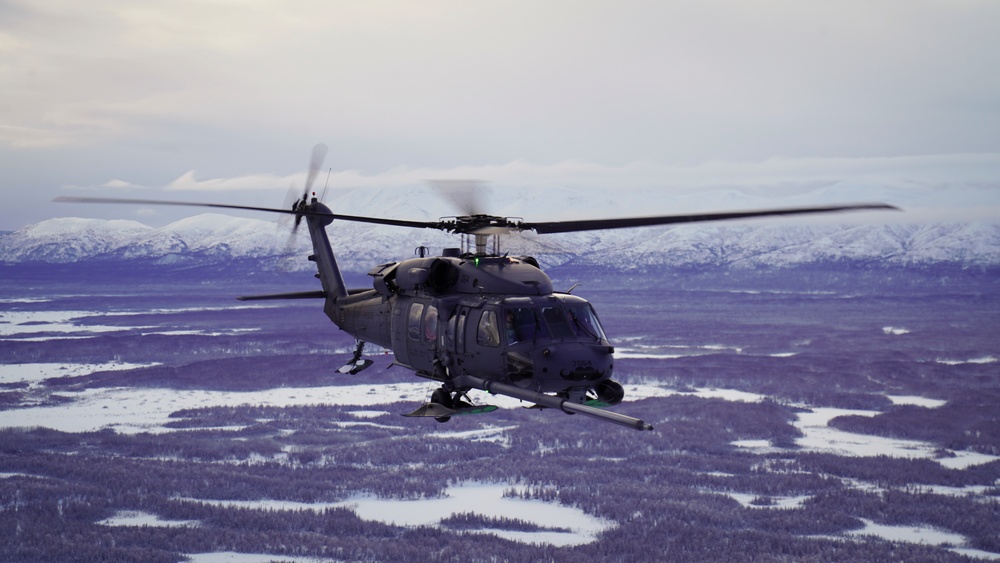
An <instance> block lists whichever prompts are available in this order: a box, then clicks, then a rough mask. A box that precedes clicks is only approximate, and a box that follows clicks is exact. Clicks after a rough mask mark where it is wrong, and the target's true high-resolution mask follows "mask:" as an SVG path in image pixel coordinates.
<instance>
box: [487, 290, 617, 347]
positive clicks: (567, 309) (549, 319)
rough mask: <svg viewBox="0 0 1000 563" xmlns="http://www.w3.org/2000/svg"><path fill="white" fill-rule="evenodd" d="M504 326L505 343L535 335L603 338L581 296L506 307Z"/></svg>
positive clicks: (595, 319) (594, 316) (560, 337)
mask: <svg viewBox="0 0 1000 563" xmlns="http://www.w3.org/2000/svg"><path fill="white" fill-rule="evenodd" d="M504 328H505V332H506V334H507V343H508V344H514V343H515V342H523V341H531V340H534V339H536V338H556V339H567V338H580V339H585V340H594V341H597V342H601V341H604V340H607V337H605V335H604V330H603V329H602V328H601V323H600V321H598V320H597V315H595V314H594V310H593V308H591V306H590V304H589V303H587V302H586V301H582V300H581V301H580V302H579V303H552V304H549V303H546V304H544V305H542V306H541V307H536V306H534V305H532V306H524V307H507V308H506V309H505V311H504Z"/></svg>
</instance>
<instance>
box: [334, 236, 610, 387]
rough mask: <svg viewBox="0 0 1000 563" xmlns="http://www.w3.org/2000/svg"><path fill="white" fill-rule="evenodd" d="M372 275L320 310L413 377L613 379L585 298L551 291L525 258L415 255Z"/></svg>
mask: <svg viewBox="0 0 1000 563" xmlns="http://www.w3.org/2000/svg"><path fill="white" fill-rule="evenodd" d="M450 253H451V254H455V253H456V252H455V251H452V252H450ZM369 275H371V276H372V278H373V289H371V290H369V291H365V292H363V293H355V294H352V295H346V296H340V297H331V298H328V299H327V302H326V313H327V315H328V316H329V317H330V319H331V320H332V321H333V322H334V323H335V324H336V325H337V326H339V327H340V328H341V329H343V330H344V331H346V332H347V333H349V334H351V335H352V336H354V337H355V338H357V339H359V340H363V341H366V342H370V343H372V344H376V345H379V346H382V347H384V348H387V349H390V350H392V352H393V354H394V356H395V363H396V364H398V365H402V366H405V367H407V368H410V369H412V370H414V371H415V372H417V373H418V374H419V375H422V376H424V377H428V378H431V379H436V380H441V381H446V380H448V379H450V378H453V377H455V376H458V375H463V374H469V375H476V376H478V377H483V378H486V379H491V380H494V381H500V382H505V383H510V384H513V385H517V386H519V387H522V388H525V389H532V390H534V391H539V392H544V393H548V392H567V393H573V392H574V391H576V392H579V393H580V394H583V393H585V392H586V391H587V390H588V389H590V388H592V387H593V386H595V385H596V384H597V383H599V382H601V381H604V380H606V379H609V378H610V377H611V373H612V369H613V362H614V359H613V355H612V353H613V348H612V347H611V345H610V343H609V342H608V339H607V337H606V336H605V334H604V331H603V329H602V328H601V324H600V321H599V320H598V318H597V315H596V314H595V312H594V310H593V308H592V307H591V305H590V303H588V302H587V301H585V300H584V299H581V298H579V297H576V296H574V295H569V294H566V293H555V292H553V291H552V281H551V280H550V279H549V277H548V276H547V275H546V274H545V273H544V272H543V271H542V270H540V269H539V268H538V266H537V265H536V264H535V263H534V261H533V260H532V259H521V258H513V257H474V256H465V257H461V256H441V257H436V258H415V259H411V260H405V261H403V262H398V263H390V264H384V265H381V266H379V267H377V268H375V269H373V270H372V271H371V272H369Z"/></svg>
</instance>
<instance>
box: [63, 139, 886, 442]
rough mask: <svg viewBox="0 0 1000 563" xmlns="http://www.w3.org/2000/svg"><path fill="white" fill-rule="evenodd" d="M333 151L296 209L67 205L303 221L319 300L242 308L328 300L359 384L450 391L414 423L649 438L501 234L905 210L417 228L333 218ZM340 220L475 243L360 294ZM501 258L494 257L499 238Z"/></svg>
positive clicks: (561, 305)
mask: <svg viewBox="0 0 1000 563" xmlns="http://www.w3.org/2000/svg"><path fill="white" fill-rule="evenodd" d="M325 155H326V146H325V145H317V146H316V147H315V148H314V149H313V155H312V160H311V163H310V168H309V174H308V176H307V178H306V183H305V190H304V192H303V194H302V196H301V197H300V198H299V199H298V200H297V201H296V202H295V203H294V204H293V205H292V206H291V208H290V209H274V208H265V207H252V206H244V205H232V204H215V203H196V202H182V201H164V200H143V199H119V198H89V197H65V196H63V197H57V198H56V199H55V201H61V202H73V203H132V204H141V205H151V204H152V205H185V206H197V207H214V208H224V209H245V210H256V211H265V212H271V213H284V214H289V215H292V216H294V218H295V225H294V227H293V230H294V229H297V228H298V227H299V225H300V223H301V222H302V220H303V219H305V221H306V225H307V226H308V229H309V235H310V237H311V239H312V247H313V254H311V255H310V256H309V260H311V261H313V262H315V263H316V267H317V270H318V273H317V274H316V277H318V278H319V280H320V282H321V283H322V289H321V290H318V291H306V292H299V293H287V294H274V295H254V296H245V297H239V298H238V299H240V300H269V299H308V298H317V299H323V300H324V312H325V313H326V315H327V316H328V317H329V318H330V320H331V321H333V323H334V324H336V325H337V326H338V327H339V328H340V329H341V330H343V331H345V332H347V333H348V334H350V335H351V336H353V337H354V338H355V339H356V340H357V347H356V348H355V351H354V356H353V357H352V358H351V360H350V361H349V362H348V363H347V364H346V365H345V366H344V367H342V368H341V369H340V370H338V371H340V372H341V373H350V374H356V373H358V372H360V371H361V370H363V369H365V368H367V367H368V366H370V365H371V364H372V361H371V360H369V359H365V358H364V357H363V352H364V345H365V343H366V342H367V343H372V344H375V345H377V346H381V347H383V348H385V349H387V350H391V351H392V353H393V354H394V356H395V359H394V361H393V364H394V365H400V366H403V367H406V368H409V369H411V370H413V371H414V372H416V374H417V375H418V376H420V377H424V378H427V379H431V380H435V381H438V382H440V383H441V387H439V388H438V389H436V390H435V391H434V392H433V394H432V395H431V402H429V403H427V404H425V405H423V406H421V407H420V408H418V409H417V410H415V411H414V412H412V413H410V414H407V415H405V416H418V417H433V418H435V419H436V420H438V421H439V422H446V421H448V420H449V419H450V418H451V417H452V416H455V415H461V414H471V413H481V412H489V411H492V410H495V409H496V407H495V406H492V405H475V404H473V403H472V402H471V400H470V399H469V397H468V392H469V391H470V390H472V389H479V390H483V391H487V392H489V393H495V394H500V395H507V396H510V397H514V398H516V399H520V400H522V401H526V402H529V403H532V404H533V405H535V406H537V407H541V408H554V409H559V410H562V411H563V412H565V413H568V414H584V415H587V416H591V417H594V418H598V419H601V420H604V421H607V422H612V423H615V424H620V425H623V426H628V427H630V428H634V429H637V430H652V428H653V427H652V426H651V425H650V424H648V423H646V422H644V421H642V420H639V419H637V418H633V417H630V416H625V415H623V414H619V413H615V412H611V411H608V410H604V407H609V406H614V405H617V404H618V403H620V402H621V401H622V399H623V398H624V396H625V391H624V389H623V388H622V386H621V384H619V383H618V382H616V381H615V380H614V379H612V372H613V368H614V347H613V346H612V345H611V343H610V342H609V340H608V337H607V336H606V335H605V333H604V330H603V329H602V328H601V323H600V321H599V320H598V317H597V314H596V312H595V311H594V309H593V308H592V307H591V305H590V303H588V302H587V301H586V300H584V299H582V298H580V297H577V296H575V295H572V294H571V293H570V292H571V291H572V289H571V290H569V291H566V292H558V291H555V290H554V289H553V286H552V280H551V279H549V277H548V276H547V275H546V274H545V272H543V271H542V270H541V269H540V268H539V265H538V262H537V261H536V260H535V259H534V258H532V257H530V256H509V255H506V254H504V255H501V254H500V253H499V249H498V248H497V245H496V242H495V241H496V239H497V237H498V236H499V235H501V234H505V233H516V232H520V231H535V232H536V233H539V234H548V233H567V232H577V231H590V230H599V229H619V228H627V227H643V226H652V225H667V224H675V223H692V222H701V221H720V220H728V219H744V218H748V217H765V216H773V215H802V214H811V213H829V212H835V211H856V210H863V209H883V210H884V209H897V208H896V207H893V206H891V205H886V204H882V203H866V204H855V205H840V206H829V207H806V208H791V209H770V210H758V211H739V212H730V213H710V214H700V215H672V216H658V217H629V218H620V219H592V220H581V221H554V222H534V223H532V222H525V221H522V220H520V219H516V220H515V219H511V218H505V217H498V216H494V215H486V214H481V213H472V214H467V215H462V216H457V217H448V218H443V219H440V220H438V221H406V220H398V219H385V218H378V217H365V216H355V215H343V214H339V213H333V212H332V211H331V210H330V208H329V207H327V206H326V205H324V204H323V203H322V202H321V201H320V200H319V198H317V197H316V194H315V192H312V191H311V188H312V184H313V182H314V181H315V179H316V176H317V173H318V171H319V170H320V168H321V166H322V162H323V160H324V158H325ZM334 220H341V221H357V222H363V223H374V224H379V225H393V226H400V227H410V228H427V229H438V230H441V231H446V232H449V233H455V234H459V235H463V236H464V237H465V239H466V241H467V243H466V244H465V246H466V248H465V249H464V250H463V249H462V248H446V249H444V250H443V252H442V253H441V255H440V256H427V255H426V254H425V253H424V252H423V251H421V256H420V257H418V258H412V259H408V260H403V261H401V262H388V263H385V264H381V265H379V266H376V267H375V268H373V269H372V270H371V271H370V272H368V275H369V276H371V277H372V286H373V287H372V288H371V289H360V290H358V289H348V288H347V286H346V285H345V283H344V278H343V276H342V275H341V272H340V268H339V266H338V264H337V259H336V258H335V257H334V253H333V248H332V246H331V244H330V240H329V238H328V237H327V231H326V227H327V226H329V225H330V224H331V223H332V222H333V221H334ZM491 239H493V240H494V248H492V249H488V248H487V247H488V246H490V240H491Z"/></svg>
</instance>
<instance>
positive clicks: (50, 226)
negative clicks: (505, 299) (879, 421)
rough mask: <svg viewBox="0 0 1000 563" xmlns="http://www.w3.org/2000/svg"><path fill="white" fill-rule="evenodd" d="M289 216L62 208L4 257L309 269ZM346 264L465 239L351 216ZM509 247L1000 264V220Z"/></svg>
mask: <svg viewBox="0 0 1000 563" xmlns="http://www.w3.org/2000/svg"><path fill="white" fill-rule="evenodd" d="M280 227H281V225H279V224H276V223H275V222H270V221H264V220H260V219H249V218H239V217H232V216H229V215H223V214H218V213H205V214H201V215H196V216H192V217H189V218H186V219H182V220H180V221H176V222H174V223H171V224H169V225H167V226H165V227H161V228H153V227H149V226H147V225H144V224H142V223H139V222H137V221H128V220H120V219H119V220H102V219H81V218H61V219H50V220H47V221H42V222H40V223H37V224H34V225H29V226H27V227H24V228H22V229H19V230H17V231H14V232H11V233H7V234H0V263H4V264H8V265H9V264H19V263H27V262H44V263H63V264H65V263H76V262H90V261H103V262H106V261H116V260H117V261H136V260H141V261H146V262H153V263H155V264H160V265H167V266H169V265H171V264H182V263H191V262H197V263H225V262H227V261H232V260H257V261H261V262H264V263H267V264H268V265H269V266H268V267H273V268H278V269H291V270H307V269H310V268H311V267H312V266H311V265H310V263H309V262H307V261H306V260H304V257H305V256H306V255H308V254H309V253H311V248H310V247H309V243H308V236H307V235H306V233H305V231H306V229H300V230H299V233H298V236H296V237H294V238H289V235H288V234H287V232H288V231H287V230H281V229H280ZM328 231H329V233H330V238H331V241H332V242H333V245H334V251H335V252H337V254H338V259H339V260H340V261H341V264H342V267H343V268H344V269H345V270H348V271H354V272H367V271H368V270H369V269H371V268H372V267H373V266H375V265H377V264H381V263H385V262H387V261H397V260H402V259H405V258H408V257H410V256H413V253H414V249H415V248H416V247H418V246H426V247H428V248H430V249H431V252H437V251H439V250H440V249H441V248H443V247H448V246H459V245H460V243H461V240H460V237H458V236H456V235H449V234H446V233H441V232H436V231H432V230H423V231H416V232H414V231H412V230H410V231H407V230H404V229H400V228H397V227H386V226H379V225H369V224H360V223H349V222H335V223H334V224H333V225H332V226H331V227H329V229H328ZM502 251H503V252H510V253H511V254H512V255H532V256H535V257H536V258H538V260H539V262H540V263H541V264H542V265H543V267H553V266H562V265H567V264H572V265H580V266H587V265H603V266H606V267H612V268H615V269H620V270H624V271H627V270H630V269H637V268H643V267H648V266H657V267H690V266H717V267H729V268H744V269H746V268H761V267H770V268H784V267H794V266H800V265H805V264H812V263H822V262H831V261H845V260H847V261H860V262H880V263H884V264H887V265H894V266H917V265H928V264H953V265H959V266H996V265H1000V223H992V222H976V223H932V224H916V223H915V224H888V225H865V224H861V225H857V224H855V225H831V224H816V225H804V224H798V223H785V224H775V223H768V224H745V223H742V224H725V225H723V224H718V223H706V224H698V225H681V226H665V227H646V228H636V229H620V230H607V231H592V232H586V233H570V234H560V235H544V236H540V235H536V234H534V233H530V232H528V233H522V234H520V235H516V236H512V237H507V238H506V240H505V241H504V242H503V248H502Z"/></svg>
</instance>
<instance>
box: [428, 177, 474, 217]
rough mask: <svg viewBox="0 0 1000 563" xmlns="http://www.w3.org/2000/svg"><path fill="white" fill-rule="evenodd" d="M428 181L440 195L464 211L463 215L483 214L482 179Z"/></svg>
mask: <svg viewBox="0 0 1000 563" xmlns="http://www.w3.org/2000/svg"><path fill="white" fill-rule="evenodd" d="M427 183H428V184H429V185H430V186H431V188H433V189H434V191H436V192H437V193H438V194H439V195H440V196H442V197H443V198H444V199H447V200H448V201H450V202H451V203H453V204H454V205H455V207H457V208H458V210H459V211H461V212H462V215H482V214H483V213H484V210H483V209H484V207H483V186H484V185H485V182H483V181H482V180H428V181H427Z"/></svg>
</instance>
